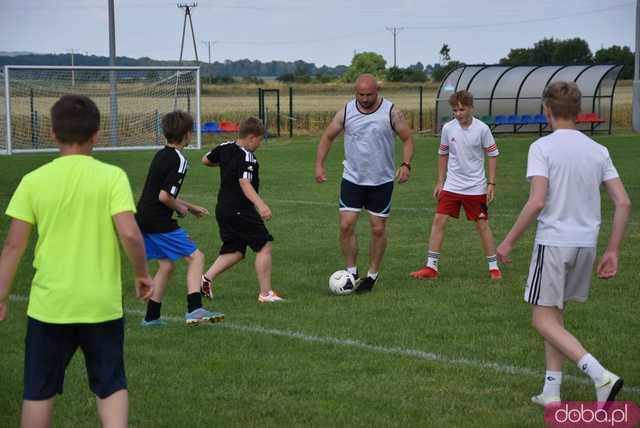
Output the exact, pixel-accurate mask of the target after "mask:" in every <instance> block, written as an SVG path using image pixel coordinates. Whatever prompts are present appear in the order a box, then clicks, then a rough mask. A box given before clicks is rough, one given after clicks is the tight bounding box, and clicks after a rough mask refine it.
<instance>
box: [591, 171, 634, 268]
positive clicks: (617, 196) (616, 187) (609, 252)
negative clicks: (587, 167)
mask: <svg viewBox="0 0 640 428" xmlns="http://www.w3.org/2000/svg"><path fill="white" fill-rule="evenodd" d="M604 187H605V188H606V189H607V193H608V194H609V198H611V200H612V201H613V204H614V205H615V212H614V214H613V227H612V229H611V237H610V238H609V243H608V245H607V249H606V250H605V252H604V254H603V255H602V258H601V259H600V262H599V263H598V268H597V274H598V276H599V277H600V278H603V279H608V278H612V277H614V276H615V275H616V273H617V272H618V254H619V252H620V243H621V242H622V238H623V237H624V230H625V228H626V226H627V220H628V219H629V214H630V213H631V200H630V199H629V195H627V191H626V190H625V188H624V185H623V184H622V180H620V179H619V178H614V179H613V180H608V181H605V182H604Z"/></svg>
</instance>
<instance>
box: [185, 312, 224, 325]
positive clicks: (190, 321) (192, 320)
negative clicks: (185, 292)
mask: <svg viewBox="0 0 640 428" xmlns="http://www.w3.org/2000/svg"><path fill="white" fill-rule="evenodd" d="M184 321H185V322H186V323H187V325H197V324H201V323H204V322H220V321H224V314H223V313H222V312H212V311H208V310H206V309H205V308H198V309H194V310H193V311H191V312H188V313H186V314H185V316H184Z"/></svg>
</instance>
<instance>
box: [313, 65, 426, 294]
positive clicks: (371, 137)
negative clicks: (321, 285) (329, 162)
mask: <svg viewBox="0 0 640 428" xmlns="http://www.w3.org/2000/svg"><path fill="white" fill-rule="evenodd" d="M379 90H380V86H379V84H378V82H377V81H376V79H375V77H374V76H372V75H370V74H362V75H360V76H359V77H358V79H357V80H356V85H355V92H356V97H355V99H354V100H352V101H350V102H348V103H347V104H346V105H345V107H344V108H343V109H340V110H339V111H338V112H337V113H336V115H335V116H334V118H333V120H332V121H331V123H330V124H329V126H328V127H327V129H326V130H325V132H324V134H323V135H322V137H321V138H320V144H318V152H317V155H316V164H315V177H316V181H317V182H318V183H323V182H324V181H326V179H327V178H326V175H325V168H324V161H325V159H326V157H327V154H328V153H329V149H330V148H331V144H333V141H334V140H335V138H336V137H337V136H338V134H340V132H342V131H344V162H343V165H344V172H343V174H342V182H341V185H340V244H341V246H342V253H343V254H344V257H345V261H346V264H347V266H346V270H347V271H349V273H351V274H352V275H353V276H354V279H355V280H356V283H354V284H352V286H353V287H356V286H357V288H356V292H367V291H371V290H372V289H373V286H374V284H375V282H376V280H377V279H378V271H379V269H380V264H381V263H382V257H383V256H384V251H385V248H386V246H387V238H386V234H385V226H386V221H387V217H388V216H389V214H390V212H391V195H392V192H393V182H394V180H395V179H397V180H398V183H401V184H402V183H405V182H406V181H407V180H409V175H410V171H411V158H412V157H413V147H414V144H413V138H412V136H411V129H410V128H409V126H408V125H407V122H406V120H405V118H404V115H403V114H402V112H401V111H400V110H399V109H398V108H397V107H396V106H394V105H393V103H392V102H390V101H389V100H385V99H383V98H382V97H380V96H378V91H379ZM396 134H397V135H398V136H399V137H400V139H401V140H402V141H403V151H402V163H401V164H400V165H399V166H398V167H397V168H396V164H395V136H396ZM363 208H364V209H366V210H367V211H368V212H369V224H370V225H371V242H370V244H369V269H368V272H367V276H366V277H365V278H364V279H362V280H361V281H360V279H359V275H358V268H357V258H358V241H357V238H356V234H355V226H356V223H357V221H358V217H359V215H360V211H362V209H363Z"/></svg>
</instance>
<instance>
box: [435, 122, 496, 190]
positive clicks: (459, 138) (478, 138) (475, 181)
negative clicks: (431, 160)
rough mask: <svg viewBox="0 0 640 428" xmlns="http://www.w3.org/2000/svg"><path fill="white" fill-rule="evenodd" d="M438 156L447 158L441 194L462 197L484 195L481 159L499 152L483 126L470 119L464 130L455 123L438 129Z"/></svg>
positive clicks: (483, 175) (482, 163) (484, 178)
mask: <svg viewBox="0 0 640 428" xmlns="http://www.w3.org/2000/svg"><path fill="white" fill-rule="evenodd" d="M438 154H440V155H449V162H448V163H447V178H446V180H445V182H444V187H443V190H446V191H448V192H453V193H459V194H462V195H484V194H485V193H487V179H486V177H485V173H484V157H485V155H487V156H498V155H499V154H500V152H499V151H498V146H497V145H496V142H495V140H494V139H493V135H491V130H490V129H489V127H488V126H487V125H486V124H485V123H484V122H482V121H481V120H478V119H476V118H475V117H474V118H473V120H472V121H471V125H469V127H468V128H463V127H462V126H460V124H459V123H458V121H457V120H456V119H454V120H452V121H450V122H447V123H446V124H445V125H444V126H443V127H442V135H441V137H440V148H439V149H438Z"/></svg>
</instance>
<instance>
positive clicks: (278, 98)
mask: <svg viewBox="0 0 640 428" xmlns="http://www.w3.org/2000/svg"><path fill="white" fill-rule="evenodd" d="M276 91H277V92H276V103H277V105H276V110H277V112H278V117H277V120H276V122H277V124H278V125H277V126H278V137H279V136H280V89H276Z"/></svg>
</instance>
